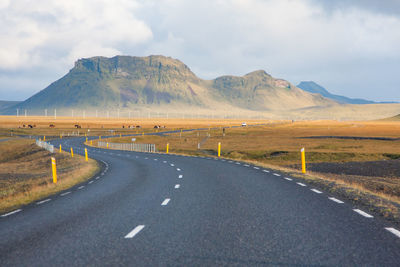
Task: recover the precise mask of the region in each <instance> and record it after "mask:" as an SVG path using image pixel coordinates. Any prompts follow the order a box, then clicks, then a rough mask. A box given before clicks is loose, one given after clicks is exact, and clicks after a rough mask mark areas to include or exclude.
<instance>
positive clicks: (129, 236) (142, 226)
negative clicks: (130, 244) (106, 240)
mask: <svg viewBox="0 0 400 267" xmlns="http://www.w3.org/2000/svg"><path fill="white" fill-rule="evenodd" d="M144 227H145V226H144V225H138V226H136V227H135V229H133V230H132V231H130V232H129V234H127V235H126V236H125V238H133V237H134V236H135V235H137V234H138V233H139V232H140V231H142V230H143V228H144Z"/></svg>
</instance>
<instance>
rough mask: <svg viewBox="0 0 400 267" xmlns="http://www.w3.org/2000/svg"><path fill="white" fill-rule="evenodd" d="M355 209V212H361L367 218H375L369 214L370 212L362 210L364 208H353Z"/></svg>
mask: <svg viewBox="0 0 400 267" xmlns="http://www.w3.org/2000/svg"><path fill="white" fill-rule="evenodd" d="M353 210H354V211H355V212H357V213H358V214H360V215H362V216H364V217H366V218H374V216H372V215H369V214H368V213H366V212H364V211H362V210H359V209H353Z"/></svg>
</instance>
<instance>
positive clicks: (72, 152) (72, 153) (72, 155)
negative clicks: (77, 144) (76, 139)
mask: <svg viewBox="0 0 400 267" xmlns="http://www.w3.org/2000/svg"><path fill="white" fill-rule="evenodd" d="M73 157H74V150H73V149H72V147H71V158H73Z"/></svg>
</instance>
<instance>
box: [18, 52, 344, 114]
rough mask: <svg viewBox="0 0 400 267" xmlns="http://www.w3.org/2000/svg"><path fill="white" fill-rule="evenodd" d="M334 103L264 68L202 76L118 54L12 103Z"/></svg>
mask: <svg viewBox="0 0 400 267" xmlns="http://www.w3.org/2000/svg"><path fill="white" fill-rule="evenodd" d="M335 104H336V102H334V101H332V100H330V99H327V98H325V97H323V96H321V95H319V94H312V93H308V92H305V91H304V90H301V89H299V88H297V87H296V86H294V85H292V84H290V83H289V82H287V81H285V80H282V79H276V78H273V77H272V76H271V75H269V74H267V73H266V72H265V71H262V70H260V71H254V72H251V73H249V74H246V75H244V76H241V77H239V76H222V77H219V78H216V79H214V80H203V79H200V78H198V77H197V76H196V75H195V74H194V73H193V72H192V71H191V70H190V69H189V67H187V66H186V65H185V64H184V63H182V62H181V61H179V60H177V59H172V58H170V57H165V56H148V57H131V56H115V57H112V58H106V57H93V58H86V59H80V60H78V61H77V62H76V63H75V66H74V67H73V68H72V69H71V70H70V71H69V73H68V74H66V75H65V76H64V77H62V78H61V79H59V80H58V81H55V82H54V83H52V84H50V85H49V86H48V87H47V88H45V89H43V90H42V91H40V92H39V93H37V94H35V95H33V96H32V97H30V98H29V99H27V100H26V101H24V102H23V103H20V104H18V105H16V106H15V107H14V108H20V109H37V110H40V109H45V108H57V110H59V109H70V108H79V109H89V110H90V109H120V108H121V109H140V108H144V107H146V108H150V109H155V108H160V107H163V108H165V109H172V110H177V109H188V108H203V109H215V110H218V109H220V110H233V109H237V110H239V109H243V110H259V111H262V110H288V109H289V110H291V109H297V108H306V107H313V106H327V105H335ZM12 112H14V110H13V111H12Z"/></svg>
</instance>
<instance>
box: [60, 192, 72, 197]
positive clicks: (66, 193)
mask: <svg viewBox="0 0 400 267" xmlns="http://www.w3.org/2000/svg"><path fill="white" fill-rule="evenodd" d="M68 194H71V191H68V192H65V193H62V194H60V196H62V197H63V196H66V195H68Z"/></svg>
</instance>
